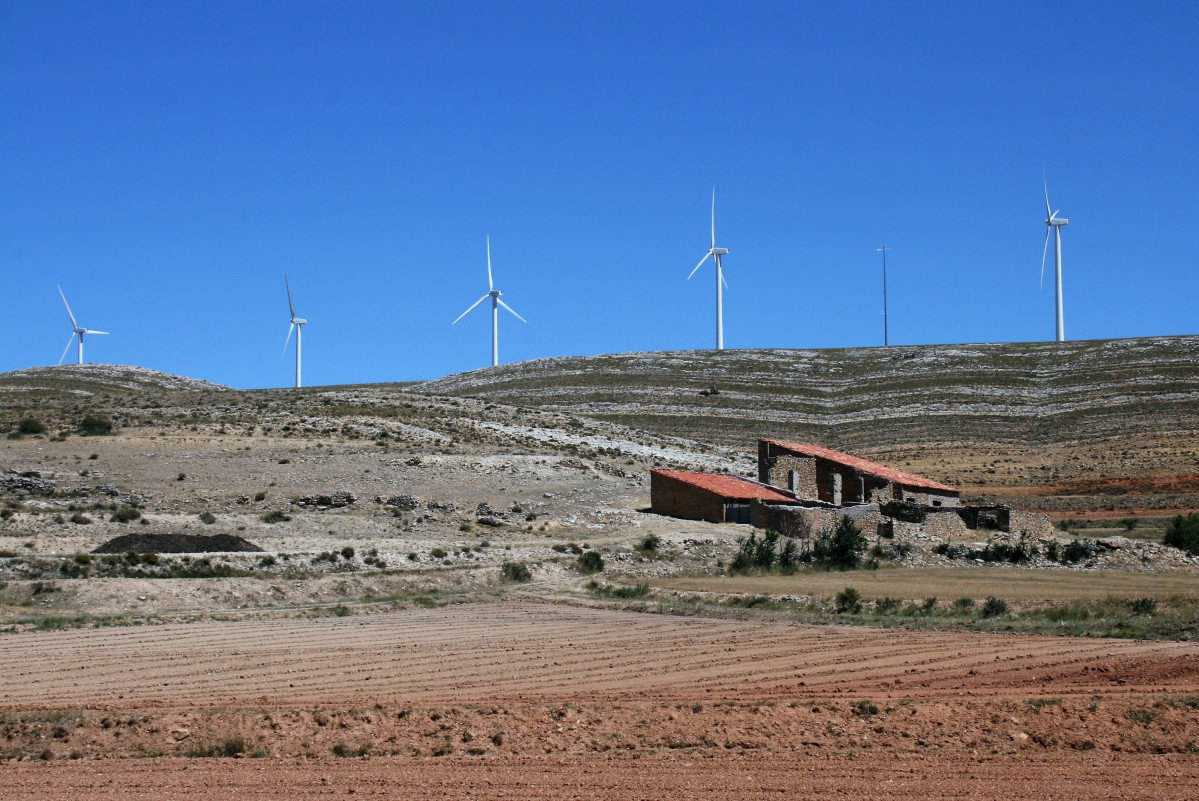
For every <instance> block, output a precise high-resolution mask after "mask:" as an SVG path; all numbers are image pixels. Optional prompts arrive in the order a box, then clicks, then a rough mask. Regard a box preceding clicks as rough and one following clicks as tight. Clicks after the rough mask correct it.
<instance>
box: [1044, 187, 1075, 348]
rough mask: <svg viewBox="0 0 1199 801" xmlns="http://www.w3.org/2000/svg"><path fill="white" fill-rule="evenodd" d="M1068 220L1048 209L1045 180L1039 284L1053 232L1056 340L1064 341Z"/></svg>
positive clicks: (1047, 191)
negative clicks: (1064, 236)
mask: <svg viewBox="0 0 1199 801" xmlns="http://www.w3.org/2000/svg"><path fill="white" fill-rule="evenodd" d="M1069 224H1070V221H1069V220H1067V219H1066V218H1064V217H1059V216H1057V212H1056V211H1050V210H1049V182H1048V181H1047V180H1046V181H1045V226H1046V228H1045V247H1044V248H1042V249H1041V286H1042V287H1044V286H1045V257H1046V256H1047V255H1048V253H1049V234H1050V233H1051V232H1052V233H1053V262H1054V275H1055V285H1056V288H1057V341H1058V342H1065V341H1066V320H1065V318H1064V317H1063V315H1062V226H1063V225H1069Z"/></svg>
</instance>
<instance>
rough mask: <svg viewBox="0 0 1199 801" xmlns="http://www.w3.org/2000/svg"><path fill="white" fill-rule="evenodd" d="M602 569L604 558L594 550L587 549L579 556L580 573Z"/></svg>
mask: <svg viewBox="0 0 1199 801" xmlns="http://www.w3.org/2000/svg"><path fill="white" fill-rule="evenodd" d="M603 569H604V559H603V557H601V556H600V555H599V554H598V553H596V552H595V551H587V552H586V553H584V554H583V555H582V556H580V557H579V572H580V573H598V572H600V571H601V570H603Z"/></svg>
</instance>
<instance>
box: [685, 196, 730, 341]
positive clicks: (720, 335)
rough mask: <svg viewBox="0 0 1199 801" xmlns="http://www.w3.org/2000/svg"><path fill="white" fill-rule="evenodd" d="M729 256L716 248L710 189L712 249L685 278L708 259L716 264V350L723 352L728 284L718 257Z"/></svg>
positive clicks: (725, 249)
mask: <svg viewBox="0 0 1199 801" xmlns="http://www.w3.org/2000/svg"><path fill="white" fill-rule="evenodd" d="M728 254H729V249H728V248H718V247H716V187H712V247H710V248H708V252H707V253H705V254H704V257H703V258H702V259H700V260H699V264H697V265H695V269H694V270H692V271H691V275H688V276H687V280H688V281H690V280H691V276H692V275H695V271H696V270H698V269H699V268H700V267H703V266H704V262H705V261H707V260H708V258H709V257H711V258H712V260H713V261H715V262H716V350H724V292H723V290H724V288H725V287H727V286H728V285H729V284H728V282H727V281H725V280H724V271H723V270H722V269H721V266H720V257H721V256H727V255H728Z"/></svg>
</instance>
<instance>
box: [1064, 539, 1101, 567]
mask: <svg viewBox="0 0 1199 801" xmlns="http://www.w3.org/2000/svg"><path fill="white" fill-rule="evenodd" d="M1097 553H1099V543H1097V542H1095V541H1094V540H1070V542H1068V543H1066V545H1065V547H1063V548H1062V549H1061V554H1060V555H1059V556H1058V561H1059V562H1061V563H1062V564H1063V565H1072V564H1074V563H1075V562H1081V561H1082V560H1083V559H1090V558H1091V557H1092V556H1094V555H1095V554H1097Z"/></svg>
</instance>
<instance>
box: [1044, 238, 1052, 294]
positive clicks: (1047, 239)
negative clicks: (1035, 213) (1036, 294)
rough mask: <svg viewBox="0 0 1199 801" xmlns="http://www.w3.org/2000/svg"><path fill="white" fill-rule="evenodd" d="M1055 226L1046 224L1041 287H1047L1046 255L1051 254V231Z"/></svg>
mask: <svg viewBox="0 0 1199 801" xmlns="http://www.w3.org/2000/svg"><path fill="white" fill-rule="evenodd" d="M1052 230H1053V228H1052V227H1050V226H1048V225H1046V226H1045V247H1043V248H1041V289H1044V288H1045V257H1046V256H1047V255H1049V232H1050V231H1052Z"/></svg>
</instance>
